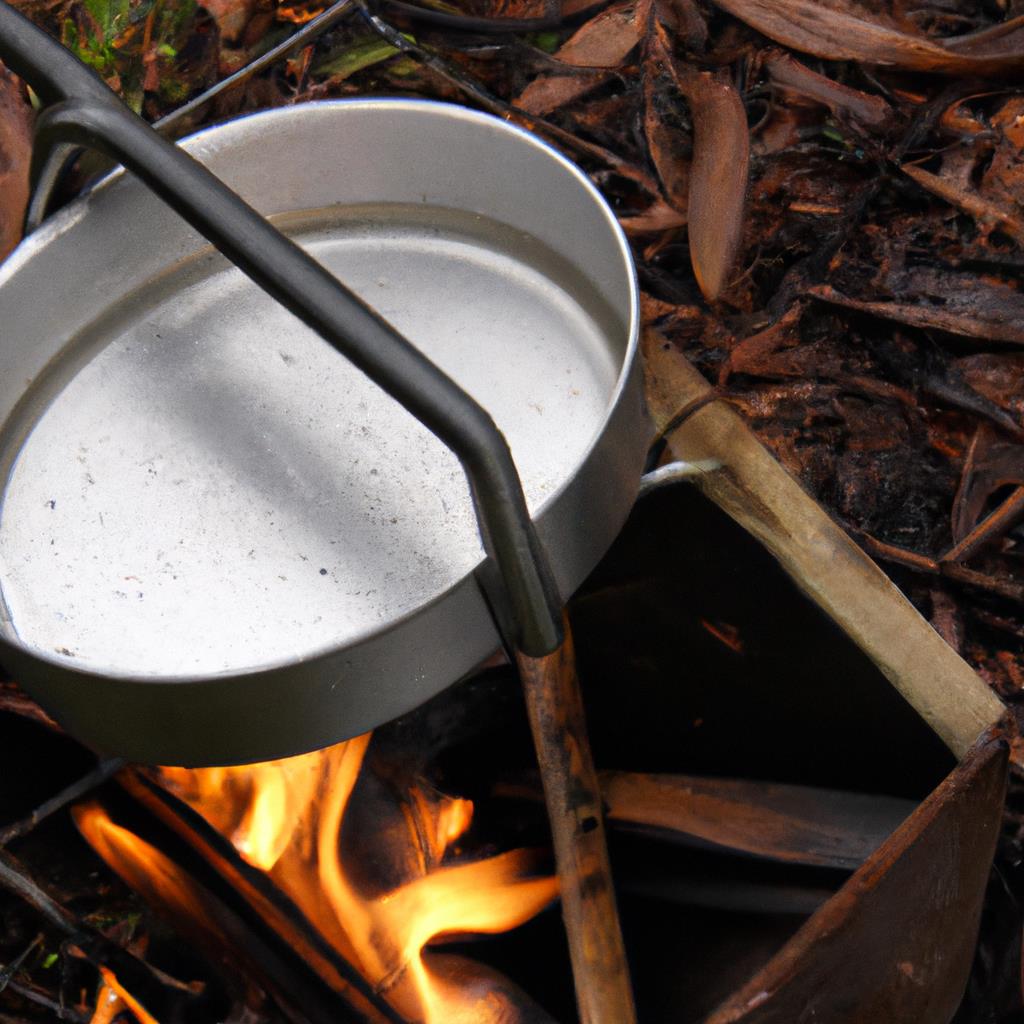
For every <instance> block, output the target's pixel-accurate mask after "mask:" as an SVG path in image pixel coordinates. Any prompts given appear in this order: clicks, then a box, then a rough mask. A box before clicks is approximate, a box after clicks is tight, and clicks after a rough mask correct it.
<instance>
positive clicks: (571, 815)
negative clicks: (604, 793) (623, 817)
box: [516, 620, 636, 1024]
mask: <svg viewBox="0 0 1024 1024" xmlns="http://www.w3.org/2000/svg"><path fill="white" fill-rule="evenodd" d="M516 661H517V662H518V665H519V674H520V676H521V677H522V680H523V688H524V690H525V693H526V708H527V712H528V713H529V717H530V728H531V730H532V732H533V742H534V746H535V747H536V749H537V760H538V763H539V765H540V774H541V782H542V784H543V786H544V798H545V802H546V804H547V810H548V817H549V819H550V821H551V834H552V839H553V841H554V847H555V862H556V864H557V866H558V878H559V883H560V886H561V894H562V918H563V919H564V921H565V931H566V935H567V937H568V939H569V955H570V958H571V960H572V970H573V979H574V981H575V983H576V1003H577V1005H578V1007H579V1012H580V1020H581V1022H582V1024H631V1022H633V1021H635V1020H636V1010H635V1009H634V1007H633V993H632V990H631V988H630V982H629V970H628V967H627V965H626V950H625V947H624V945H623V941H622V930H621V928H620V927H619V915H618V911H617V909H616V906H615V892H614V889H613V888H612V874H611V866H610V864H609V861H608V847H607V843H606V841H605V829H604V820H603V819H604V815H603V811H602V805H601V791H600V787H599V785H598V780H597V772H596V771H595V770H594V763H593V759H592V758H591V754H590V743H589V740H588V739H587V726H586V719H585V717H584V713H583V701H582V698H581V696H580V689H579V681H578V679H577V678H576V660H575V652H574V650H573V644H572V634H571V632H570V630H569V623H568V620H566V622H565V640H564V641H563V643H562V646H561V647H559V648H558V649H557V650H556V651H554V652H553V653H551V654H549V655H546V656H545V657H541V658H531V657H528V656H527V655H525V654H522V653H521V652H517V654H516Z"/></svg>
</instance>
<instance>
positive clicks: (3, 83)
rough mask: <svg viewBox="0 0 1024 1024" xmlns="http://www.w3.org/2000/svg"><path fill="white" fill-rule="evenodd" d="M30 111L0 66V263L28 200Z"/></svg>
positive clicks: (12, 244)
mask: <svg viewBox="0 0 1024 1024" xmlns="http://www.w3.org/2000/svg"><path fill="white" fill-rule="evenodd" d="M31 120H32V108H31V106H29V103H28V101H27V100H26V99H25V97H24V96H23V94H22V90H21V85H20V83H19V82H18V79H17V78H15V77H14V75H12V74H11V73H10V72H8V71H7V70H6V68H4V66H3V65H2V64H0V260H2V259H4V257H5V256H6V255H7V254H8V253H9V252H10V251H11V250H12V249H13V248H14V247H15V246H16V245H17V244H18V242H19V240H20V239H21V230H22V222H23V221H24V218H25V208H26V207H27V206H28V200H29V184H28V168H29V161H30V159H31V156H32V128H31Z"/></svg>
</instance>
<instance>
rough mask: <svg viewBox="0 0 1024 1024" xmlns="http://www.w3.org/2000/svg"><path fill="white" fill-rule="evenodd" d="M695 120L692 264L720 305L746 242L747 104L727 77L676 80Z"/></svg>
mask: <svg viewBox="0 0 1024 1024" xmlns="http://www.w3.org/2000/svg"><path fill="white" fill-rule="evenodd" d="M676 79H677V82H678V84H679V88H680V91H681V92H682V93H683V94H684V95H685V96H686V99H687V102H688V103H689V105H690V112H691V115H692V117H693V163H692V165H691V167H690V197H689V206H688V211H689V220H690V262H691V263H692V264H693V272H694V274H695V275H696V278H697V284H698V285H699V286H700V290H701V292H702V293H703V295H704V298H706V299H707V300H708V302H714V300H715V299H717V298H718V297H719V296H720V295H721V293H722V291H723V290H724V289H725V286H726V285H727V284H728V282H729V276H730V274H731V273H732V271H733V267H734V265H735V263H736V256H737V254H738V252H739V247H740V241H741V239H742V237H743V211H744V206H745V203H746V194H747V171H748V167H749V164H750V134H749V132H748V130H747V115H746V112H745V111H744V109H743V101H742V100H741V99H740V95H739V93H738V92H737V91H736V89H735V87H734V86H733V85H732V83H731V82H729V81H728V80H727V79H725V78H724V77H722V76H718V75H713V74H712V73H710V72H707V71H694V72H686V73H683V74H677V75H676Z"/></svg>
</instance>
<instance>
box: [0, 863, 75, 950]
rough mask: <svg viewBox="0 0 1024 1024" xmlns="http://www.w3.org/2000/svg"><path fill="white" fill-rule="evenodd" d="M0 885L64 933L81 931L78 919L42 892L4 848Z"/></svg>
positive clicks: (69, 933)
mask: <svg viewBox="0 0 1024 1024" xmlns="http://www.w3.org/2000/svg"><path fill="white" fill-rule="evenodd" d="M0 886H2V887H3V888H4V889H6V890H7V891H8V892H11V893H13V894H14V895H15V896H19V897H21V899H23V900H24V901H25V902H26V903H28V904H29V905H30V906H31V907H33V908H34V909H35V910H36V911H37V912H38V913H39V914H40V915H41V916H42V917H43V918H45V919H46V920H47V921H49V923H50V924H52V925H53V926H54V927H55V928H57V929H58V930H59V931H62V932H63V933H64V934H65V935H68V936H72V935H77V934H78V933H79V931H81V928H80V927H79V923H78V921H76V920H75V918H74V917H73V916H72V915H71V914H70V913H68V911H66V910H65V909H64V908H63V907H62V906H61V905H60V904H59V903H58V902H57V901H56V900H55V899H53V898H52V897H51V896H49V895H48V894H47V893H45V892H43V890H42V889H40V888H39V886H38V885H36V883H35V882H33V881H32V879H31V878H30V877H29V876H28V874H27V873H26V871H25V869H24V868H23V867H22V866H21V865H20V864H19V863H18V861H17V860H15V858H14V857H12V856H11V855H10V854H9V853H8V852H7V851H6V850H0Z"/></svg>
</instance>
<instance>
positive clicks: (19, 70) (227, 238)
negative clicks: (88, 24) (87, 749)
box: [0, 3, 562, 656]
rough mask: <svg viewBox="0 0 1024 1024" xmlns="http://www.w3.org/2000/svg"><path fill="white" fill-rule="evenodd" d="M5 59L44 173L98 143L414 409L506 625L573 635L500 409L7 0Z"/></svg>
mask: <svg viewBox="0 0 1024 1024" xmlns="http://www.w3.org/2000/svg"><path fill="white" fill-rule="evenodd" d="M0 58H2V59H3V60H4V62H5V63H6V64H7V65H8V67H10V68H11V69H12V70H13V71H14V72H15V73H16V74H18V75H20V76H21V77H22V78H24V79H25V80H26V81H27V82H29V84H30V85H32V87H33V88H34V89H35V91H36V93H37V94H38V95H39V97H40V98H41V99H42V100H43V101H44V102H45V103H47V104H49V106H48V107H47V108H46V109H45V110H44V111H43V113H42V114H41V115H40V118H39V122H38V126H37V142H36V151H35V153H34V154H33V177H37V176H38V175H39V174H40V173H41V172H42V170H43V168H45V167H46V166H47V160H48V154H49V153H50V151H51V150H52V149H54V147H57V146H62V145H65V144H67V143H72V144H75V145H80V146H88V147H90V148H95V149H98V150H100V151H101V152H103V153H105V154H106V155H108V156H110V157H112V158H114V159H115V160H117V161H118V162H120V163H123V164H124V165H125V166H126V167H128V168H129V169H130V170H132V171H133V172H134V173H135V174H137V175H138V176H139V177H140V178H141V179H142V180H143V181H144V182H145V183H146V184H147V185H148V186H149V187H150V188H151V189H152V190H153V191H154V192H155V193H156V194H157V195H158V196H160V197H161V198H162V199H163V200H164V201H165V202H167V203H168V205H170V206H171V207H173V208H174V209H175V210H176V211H177V212H178V213H179V214H181V215H182V216H183V217H184V218H185V220H187V221H188V222H189V223H190V224H191V225H192V226H193V227H194V228H196V229H197V230H198V231H199V232H200V233H201V234H202V235H203V236H205V237H206V238H207V239H209V241H210V242H212V243H213V245H214V246H216V248H217V249H219V250H220V251H221V252H222V253H223V254H224V255H225V256H226V257H227V258H228V259H229V260H231V262H232V263H234V264H235V265H236V266H237V267H238V268H239V269H240V270H242V271H243V273H245V274H246V275H248V276H249V277H250V278H251V279H252V280H253V281H254V282H255V283H256V284H258V285H259V286H260V287H261V288H263V289H264V290H265V291H266V292H268V293H269V294H270V295H271V296H273V297H274V298H275V299H277V300H278V301H279V302H280V303H281V304H282V305H284V306H285V307H286V308H287V309H289V310H290V311H291V312H292V313H294V314H295V315H296V316H298V317H299V319H301V320H302V321H303V322H304V323H306V324H307V325H308V326H309V327H311V328H312V329H313V330H315V331H316V332H317V333H318V334H319V335H320V336H321V337H322V338H324V340H325V341H327V342H328V344H330V345H331V346H332V347H333V348H334V349H335V350H336V351H338V352H339V353H340V354H342V355H344V356H345V357H346V358H347V359H349V360H350V361H351V362H352V363H353V364H355V365H356V366H357V367H358V368H359V369H360V370H362V371H363V372H364V373H365V374H366V375H367V376H368V377H370V378H371V380H373V381H374V382H375V383H377V384H378V385H379V386H380V387H382V388H383V389H384V390H385V391H386V392H388V393H389V394H390V395H391V396H392V397H393V398H395V399H396V400H397V401H398V402H399V403H401V404H402V405H403V406H404V407H405V408H406V409H408V410H409V412H411V413H412V414H413V415H414V416H415V417H416V418H417V419H418V420H419V421H420V422H421V423H423V424H424V425H425V426H426V427H427V428H428V429H429V430H431V431H432V432H433V433H434V434H436V435H437V437H438V438H440V440H441V441H442V442H444V444H446V445H447V446H448V447H449V448H451V449H452V451H453V452H455V454H456V455H457V456H458V458H459V460H460V462H461V463H462V467H463V470H464V471H465V473H466V476H467V478H468V480H469V485H470V490H471V492H472V496H473V502H474V506H475V509H476V515H477V522H478V525H479V528H480V535H481V538H482V540H483V545H484V549H485V550H486V551H487V553H488V555H490V556H491V558H492V559H493V562H494V567H495V569H496V570H497V573H496V578H500V583H501V586H500V588H497V587H494V586H492V588H491V592H490V593H489V598H490V600H491V603H492V606H493V607H494V610H495V613H496V617H497V618H498V621H499V626H501V628H502V631H503V632H504V633H506V635H508V636H511V638H512V639H513V642H514V644H515V646H516V647H517V648H519V649H520V650H522V651H523V652H524V653H526V654H529V655H531V656H540V655H543V654H547V653H549V652H551V651H553V650H556V649H557V648H558V646H559V644H560V643H561V641H562V629H561V622H560V604H561V602H560V599H559V597H558V594H557V592H556V589H555V586H554V583H553V580H552V576H551V573H550V569H549V567H548V563H547V558H546V555H545V553H544V551H543V549H542V547H541V544H540V540H539V538H538V537H537V534H536V530H535V528H534V525H533V522H532V520H531V519H530V515H529V511H528V509H527V507H526V499H525V497H524V495H523V490H522V485H521V483H520V481H519V476H518V474H517V472H516V468H515V464H514V463H513V461H512V456H511V453H510V452H509V449H508V444H507V443H506V441H505V438H504V437H503V436H502V434H501V432H500V431H499V430H498V428H497V427H496V426H495V424H494V421H493V420H492V419H491V417H490V415H489V414H488V413H487V411H486V410H484V409H483V408H482V407H481V406H480V405H479V404H478V403H477V402H476V401H475V400H474V399H473V398H471V397H470V396H469V395H468V394H466V392H465V391H463V390H462V389H461V388H460V387H459V386H458V385H457V384H456V383H455V382H454V381H453V380H452V379H451V378H450V377H448V376H447V375H446V374H445V373H443V372H442V371H441V370H440V369H438V367H436V366H435V365H434V364H433V363H432V362H431V361H430V360H429V359H427V357H426V356H424V355H423V354H422V353H421V352H420V351H419V350H418V349H417V348H415V346H414V345H413V344H412V343H411V342H410V341H408V340H407V339H406V338H405V337H403V336H402V335H401V334H400V333H399V332H398V331H397V330H395V328H394V327H392V326H391V325H390V324H389V323H388V322H387V321H386V320H384V319H383V317H381V316H380V315H379V314H378V313H376V312H375V311H374V310H373V309H371V308H370V307H369V306H368V305H367V304H366V303H365V302H363V301H362V300H361V299H360V298H359V297H358V296H357V295H355V294H354V293H353V292H351V291H349V289H347V288H346V287H345V286H344V285H342V284H341V283H340V282H339V281H338V280H337V279H336V278H335V277H334V276H333V275H332V274H330V273H329V272H328V271H327V270H326V269H325V268H324V267H323V266H322V265H321V264H319V263H318V262H317V261H316V260H314V259H313V258H312V257H311V256H309V255H308V254H307V253H306V252H304V251H303V250H302V249H301V248H300V247H299V246H298V245H296V244H295V243H294V242H292V241H291V240H290V239H288V238H286V237H285V236H284V235H282V234H281V233H280V232H279V231H278V230H277V229H276V228H274V227H273V226H272V225H271V224H269V223H268V222H267V221H266V220H265V219H264V218H263V217H261V216H260V215H259V214H258V213H257V212H256V211H255V210H254V209H252V207H250V206H248V205H247V204H246V203H245V202H243V201H242V200H241V199H240V198H239V197H238V196H237V195H235V193H234V192H232V191H231V190H230V189H229V188H228V187H227V186H226V185H225V184H224V183H223V182H221V181H220V180H219V179H218V178H217V177H215V176H214V175H213V174H211V173H210V172H209V171H207V170H206V168H205V167H203V166H202V165H201V164H200V163H198V162H197V161H196V160H194V159H193V158H192V157H190V156H189V155H188V154H187V153H185V152H184V151H183V150H181V149H179V148H178V147H177V146H174V145H173V144H171V143H169V142H167V141H166V140H165V139H163V138H161V136H160V135H159V134H157V132H155V131H154V130H153V129H152V128H151V127H150V126H149V125H148V124H146V122H145V121H143V120H142V119H141V118H139V117H138V116H136V115H135V114H133V113H132V112H131V111H130V110H129V109H128V108H127V107H126V106H124V104H122V103H121V102H120V101H119V100H118V99H117V97H116V96H115V95H114V94H113V93H112V92H111V91H110V90H109V89H108V88H107V87H106V85H104V84H103V82H102V81H101V80H100V79H99V78H98V77H97V76H96V75H94V74H93V72H92V71H90V70H89V69H87V68H86V67H85V66H84V65H83V64H81V63H80V62H79V61H78V60H77V59H76V58H75V57H74V56H72V55H71V54H70V53H69V52H68V51H67V50H65V49H64V48H63V47H62V46H61V45H60V44H59V43H57V42H55V41H54V40H52V39H50V37H49V36H47V35H46V33H45V32H43V31H42V30H41V29H39V28H37V27H36V26H35V25H33V24H32V23H31V22H30V21H29V20H28V19H27V18H25V17H24V16H23V15H21V14H19V13H18V12H17V11H16V10H15V9H14V8H13V7H11V6H10V5H9V4H7V3H0Z"/></svg>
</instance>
